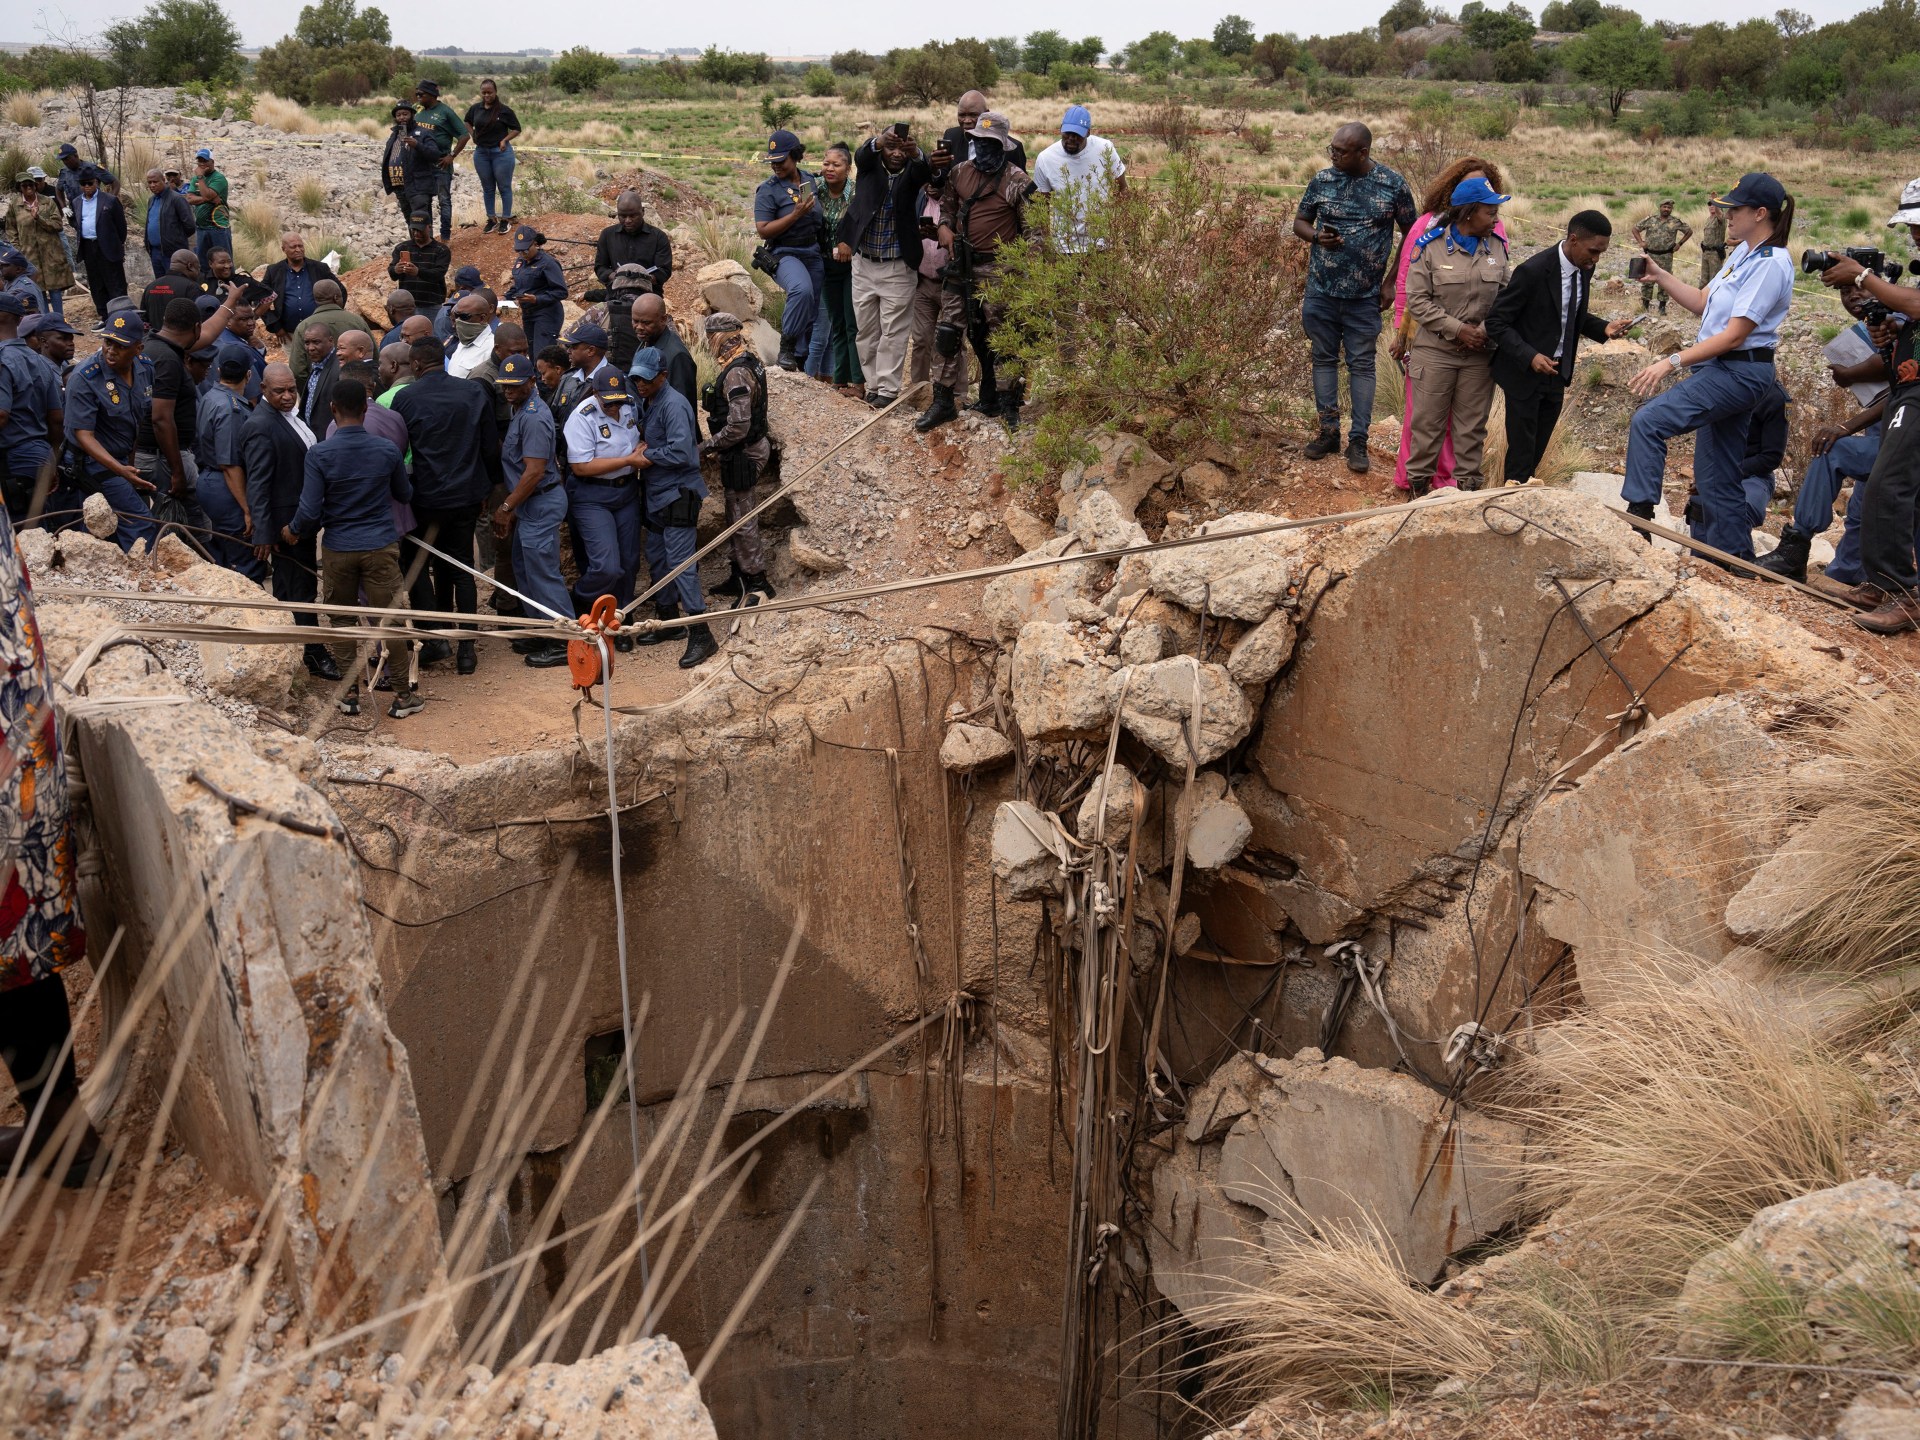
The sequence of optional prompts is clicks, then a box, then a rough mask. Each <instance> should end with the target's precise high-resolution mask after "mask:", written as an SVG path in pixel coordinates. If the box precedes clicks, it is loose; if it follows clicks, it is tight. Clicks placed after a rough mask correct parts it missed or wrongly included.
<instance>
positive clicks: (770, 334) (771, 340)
mask: <svg viewBox="0 0 1920 1440" xmlns="http://www.w3.org/2000/svg"><path fill="white" fill-rule="evenodd" d="M747 333H748V334H749V335H751V336H752V337H753V350H754V353H755V354H756V355H758V356H759V357H760V363H761V364H762V365H772V364H774V363H775V362H776V361H778V360H779V358H780V332H779V331H778V330H776V329H774V328H773V326H771V325H769V324H768V323H767V322H766V321H764V320H749V321H747ZM765 521H766V517H765V516H762V517H761V523H762V525H764V524H765Z"/></svg>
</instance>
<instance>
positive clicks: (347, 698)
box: [340, 685, 360, 715]
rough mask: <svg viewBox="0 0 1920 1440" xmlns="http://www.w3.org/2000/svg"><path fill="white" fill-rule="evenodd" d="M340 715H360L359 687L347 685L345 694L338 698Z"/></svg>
mask: <svg viewBox="0 0 1920 1440" xmlns="http://www.w3.org/2000/svg"><path fill="white" fill-rule="evenodd" d="M340 713H341V714H342V715H358V714H359V713H360V687H359V686H358V685H349V686H348V687H347V691H346V694H344V695H342V696H341V697H340Z"/></svg>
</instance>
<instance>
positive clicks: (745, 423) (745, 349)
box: [700, 310, 774, 609]
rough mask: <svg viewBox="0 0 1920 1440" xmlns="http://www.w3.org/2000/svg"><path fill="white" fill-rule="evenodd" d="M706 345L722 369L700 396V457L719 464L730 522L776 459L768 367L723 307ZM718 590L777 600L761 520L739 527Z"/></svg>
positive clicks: (741, 599) (750, 601)
mask: <svg viewBox="0 0 1920 1440" xmlns="http://www.w3.org/2000/svg"><path fill="white" fill-rule="evenodd" d="M707 344H708V345H709V346H710V347H711V348H712V350H713V358H714V359H715V360H717V361H718V362H719V363H720V373H719V375H717V376H716V377H715V378H714V380H713V383H711V384H710V385H708V386H707V388H706V389H705V390H704V391H702V392H701V395H700V402H701V405H702V406H703V407H704V408H705V410H706V412H707V438H706V439H705V440H703V441H702V442H701V444H700V458H701V459H702V460H705V459H706V458H707V457H708V456H709V455H711V456H712V457H713V458H714V459H715V460H717V461H718V462H719V464H720V485H721V489H722V491H723V492H724V494H725V496H726V502H727V523H728V524H729V525H731V524H732V523H733V522H734V521H736V520H738V519H739V518H740V517H741V516H743V515H745V514H746V513H747V512H748V511H750V510H751V509H753V487H754V486H756V485H758V484H759V483H760V480H761V477H762V476H764V475H765V474H766V472H767V463H768V461H770V460H771V459H772V458H773V444H772V442H771V441H770V440H769V439H768V438H767V367H766V366H765V365H762V364H761V363H760V357H759V356H758V355H756V354H754V351H753V342H752V341H751V340H749V339H748V338H747V334H746V331H745V329H744V328H743V327H742V326H741V324H740V318H739V317H738V316H737V315H729V314H728V313H727V312H726V311H724V310H716V311H714V313H713V314H711V315H709V316H708V317H707ZM713 593H714V594H716V595H733V596H737V597H738V599H736V600H735V602H734V608H735V609H738V608H739V607H740V606H741V605H743V604H744V605H758V604H759V603H760V599H761V598H765V599H768V600H771V599H773V595H774V590H773V586H772V585H771V584H769V583H768V581H767V556H766V551H765V549H764V548H763V547H762V546H761V544H760V525H759V522H758V521H754V520H749V521H748V522H747V523H746V524H745V525H743V526H741V527H740V529H739V530H737V531H735V532H734V536H733V573H732V574H731V575H729V576H728V577H727V579H726V580H725V581H724V582H722V583H721V584H719V585H716V586H714V587H713Z"/></svg>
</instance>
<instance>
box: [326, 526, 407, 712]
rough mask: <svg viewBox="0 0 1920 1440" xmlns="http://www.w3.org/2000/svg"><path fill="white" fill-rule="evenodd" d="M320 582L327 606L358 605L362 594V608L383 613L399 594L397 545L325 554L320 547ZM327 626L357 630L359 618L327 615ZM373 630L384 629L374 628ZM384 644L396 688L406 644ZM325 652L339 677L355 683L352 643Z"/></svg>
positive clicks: (403, 675) (402, 670)
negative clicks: (331, 655) (371, 607)
mask: <svg viewBox="0 0 1920 1440" xmlns="http://www.w3.org/2000/svg"><path fill="white" fill-rule="evenodd" d="M320 579H321V585H322V589H323V591H324V593H323V594H322V595H321V597H320V598H321V599H322V600H323V601H325V602H326V603H327V604H329V605H358V604H360V603H362V602H361V599H360V593H361V591H363V590H364V591H365V592H366V596H367V598H366V601H365V603H366V604H368V605H372V606H374V607H376V608H379V609H385V608H387V607H388V606H391V605H392V604H393V602H394V599H395V597H397V596H398V595H399V594H400V542H399V541H397V540H396V541H395V542H394V543H393V544H391V545H387V546H383V547H382V548H381V549H378V550H329V549H327V548H326V547H325V546H322V547H321V550H320ZM327 623H328V624H329V625H330V626H332V627H333V628H334V629H335V630H339V629H342V628H347V627H353V628H357V627H358V626H359V624H360V617H359V616H358V615H330V616H328V617H327ZM375 628H376V629H379V628H384V627H381V626H378V625H376V627H375ZM385 643H386V647H387V674H388V675H389V676H391V677H392V679H393V683H394V685H395V687H396V688H397V687H399V686H400V685H402V684H404V683H405V682H406V677H407V642H406V641H405V640H399V639H394V640H388V641H386V642H385ZM328 648H329V649H331V650H332V651H333V658H334V662H335V663H336V664H338V665H339V667H340V673H341V674H342V675H345V676H347V677H349V678H350V679H355V680H357V679H358V678H359V676H358V675H357V674H356V673H355V671H354V669H353V663H354V651H355V649H356V648H357V647H356V646H355V644H354V642H353V641H351V640H340V641H336V642H335V643H334V644H333V645H331V646H329V647H328Z"/></svg>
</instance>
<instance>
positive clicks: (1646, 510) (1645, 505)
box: [1627, 500, 1653, 545]
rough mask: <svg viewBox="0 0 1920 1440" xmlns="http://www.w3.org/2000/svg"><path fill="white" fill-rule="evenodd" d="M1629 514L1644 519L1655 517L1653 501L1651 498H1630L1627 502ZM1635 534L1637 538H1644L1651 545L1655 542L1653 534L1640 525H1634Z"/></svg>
mask: <svg viewBox="0 0 1920 1440" xmlns="http://www.w3.org/2000/svg"><path fill="white" fill-rule="evenodd" d="M1627 514H1629V515H1634V516H1637V517H1639V518H1640V519H1642V520H1651V519H1653V502H1652V501H1651V500H1629V501H1628V502H1627ZM1633 534H1634V538H1635V539H1637V540H1644V541H1645V542H1646V543H1647V544H1649V545H1651V544H1652V543H1653V536H1651V535H1649V534H1648V533H1647V532H1646V531H1644V530H1642V529H1640V528H1639V527H1638V526H1635V527H1634V530H1633Z"/></svg>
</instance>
